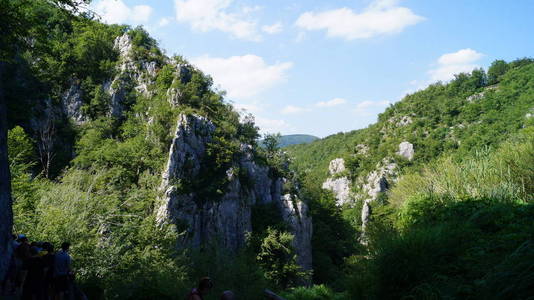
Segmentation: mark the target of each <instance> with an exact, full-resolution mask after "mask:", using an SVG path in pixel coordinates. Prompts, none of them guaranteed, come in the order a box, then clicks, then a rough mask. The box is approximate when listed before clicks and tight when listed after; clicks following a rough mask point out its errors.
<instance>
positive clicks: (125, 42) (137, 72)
mask: <svg viewBox="0 0 534 300" xmlns="http://www.w3.org/2000/svg"><path fill="white" fill-rule="evenodd" d="M114 48H115V49H116V50H117V51H118V52H119V55H120V63H119V65H118V66H117V71H118V72H117V73H118V74H117V76H115V78H113V79H112V80H109V81H107V82H106V83H105V84H104V89H105V90H106V91H107V92H108V93H109V94H110V95H111V111H110V113H111V115H112V116H114V117H120V116H122V112H123V110H124V100H125V99H126V95H127V93H128V92H129V89H130V87H131V86H132V85H133V89H134V90H135V91H137V92H138V93H140V94H142V95H144V96H147V97H149V96H150V95H151V93H150V91H149V89H148V87H149V86H150V84H151V83H152V82H153V80H154V78H155V77H156V71H157V63H156V61H155V59H154V60H150V59H149V60H139V59H134V55H133V49H134V47H133V42H132V38H131V37H130V35H128V33H124V34H123V35H121V36H119V37H117V38H116V39H115V43H114Z"/></svg>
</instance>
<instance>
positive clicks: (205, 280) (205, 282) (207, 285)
mask: <svg viewBox="0 0 534 300" xmlns="http://www.w3.org/2000/svg"><path fill="white" fill-rule="evenodd" d="M212 288H213V282H212V281H211V278H209V277H202V278H200V281H199V282H198V291H199V292H200V293H201V294H203V295H204V294H207V293H208V292H209V291H210V290H211V289H212Z"/></svg>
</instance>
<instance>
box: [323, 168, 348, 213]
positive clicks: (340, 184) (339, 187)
mask: <svg viewBox="0 0 534 300" xmlns="http://www.w3.org/2000/svg"><path fill="white" fill-rule="evenodd" d="M328 170H329V172H330V177H329V178H327V179H326V181H325V182H323V189H325V190H330V191H332V192H333V193H334V197H336V203H337V205H343V204H345V203H348V202H349V201H350V200H351V196H350V180H349V178H348V177H347V176H339V174H341V173H342V172H344V171H345V160H344V159H343V158H336V159H334V160H332V161H331V162H330V165H329V168H328Z"/></svg>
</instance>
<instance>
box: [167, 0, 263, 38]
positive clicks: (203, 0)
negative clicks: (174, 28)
mask: <svg viewBox="0 0 534 300" xmlns="http://www.w3.org/2000/svg"><path fill="white" fill-rule="evenodd" d="M232 2H233V0H175V2H174V3H175V7H176V19H177V20H178V21H179V22H185V23H189V24H190V26H191V27H192V28H193V29H194V30H199V31H202V32H207V31H211V30H220V31H222V32H227V33H230V34H231V35H232V36H234V37H236V38H239V39H246V40H252V41H259V40H261V36H260V34H259V32H258V28H257V27H258V26H257V24H256V22H255V21H252V20H250V19H248V18H247V15H248V13H250V12H251V9H244V10H243V12H242V13H241V14H240V13H236V12H228V8H229V6H230V4H232ZM252 10H254V9H252Z"/></svg>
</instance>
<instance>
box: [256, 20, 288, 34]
mask: <svg viewBox="0 0 534 300" xmlns="http://www.w3.org/2000/svg"><path fill="white" fill-rule="evenodd" d="M282 29H283V26H282V23H280V22H277V23H274V24H273V25H265V26H262V27H261V30H262V31H263V32H266V33H268V34H277V33H280V32H282Z"/></svg>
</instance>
